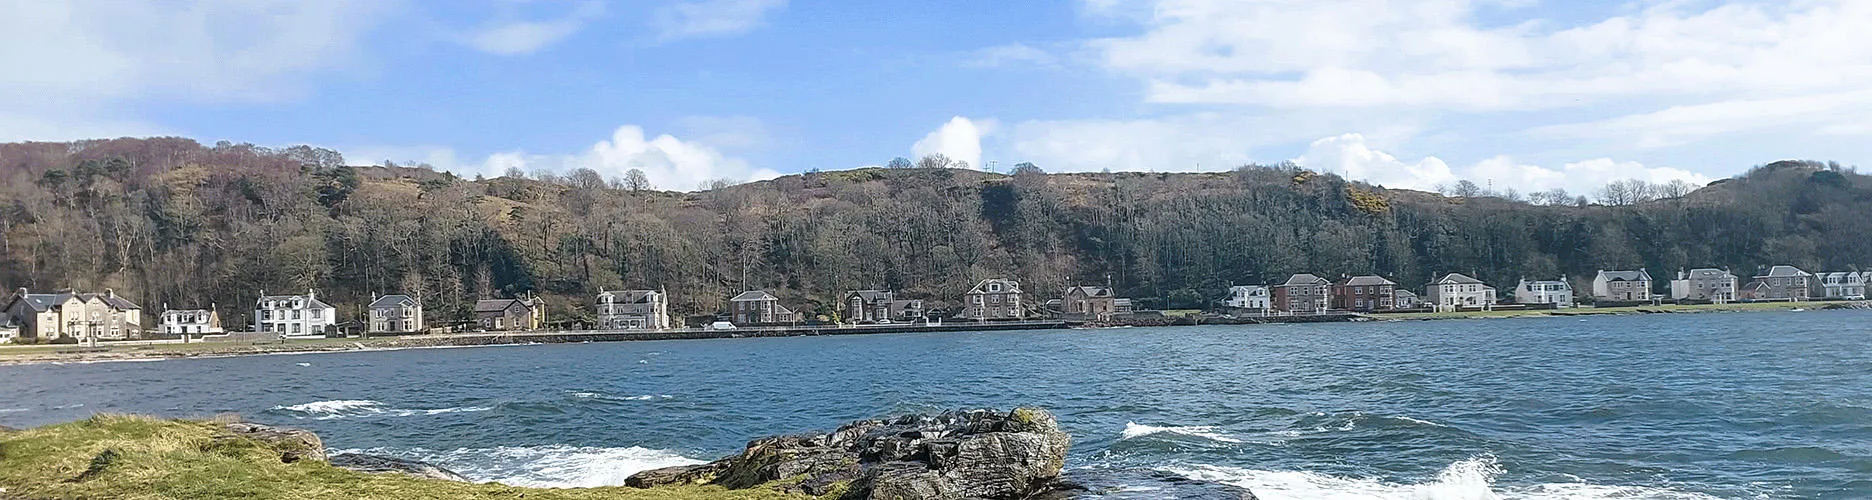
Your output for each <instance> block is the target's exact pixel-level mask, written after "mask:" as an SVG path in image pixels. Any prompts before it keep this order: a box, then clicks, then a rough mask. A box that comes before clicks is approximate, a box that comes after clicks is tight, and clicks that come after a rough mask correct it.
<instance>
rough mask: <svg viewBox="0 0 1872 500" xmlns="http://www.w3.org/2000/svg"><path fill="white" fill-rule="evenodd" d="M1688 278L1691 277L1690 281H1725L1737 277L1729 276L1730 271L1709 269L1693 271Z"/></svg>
mask: <svg viewBox="0 0 1872 500" xmlns="http://www.w3.org/2000/svg"><path fill="white" fill-rule="evenodd" d="M1688 276H1689V279H1693V280H1708V279H1724V278H1733V277H1735V275H1733V274H1729V271H1724V270H1721V269H1711V268H1707V267H1706V268H1702V269H1691V270H1690V274H1689V275H1688Z"/></svg>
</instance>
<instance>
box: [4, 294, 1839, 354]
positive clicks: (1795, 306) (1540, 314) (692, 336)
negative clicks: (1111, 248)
mask: <svg viewBox="0 0 1872 500" xmlns="http://www.w3.org/2000/svg"><path fill="white" fill-rule="evenodd" d="M1837 309H1850V310H1872V302H1866V301H1827V302H1771V303H1737V304H1722V305H1709V304H1704V305H1675V304H1669V305H1661V306H1629V307H1612V308H1604V309H1598V308H1573V309H1544V310H1502V311H1466V312H1445V313H1383V314H1369V315H1365V316H1364V318H1368V319H1365V320H1364V321H1383V322H1396V321H1445V320H1462V319H1509V318H1553V317H1581V318H1584V317H1588V316H1632V315H1644V314H1712V313H1751V312H1787V311H1794V310H1837ZM1253 325H1254V324H1252V323H1249V324H1221V323H1200V324H1198V325H1185V324H1175V325H1163V326H1165V327H1181V326H1253ZM1067 326H1068V325H1067V324H1066V323H1063V322H1053V321H1047V322H1022V323H1002V324H994V323H990V324H944V325H940V326H933V327H917V326H908V325H905V326H899V327H892V328H876V327H817V328H772V329H746V330H722V331H691V330H684V331H661V332H656V331H610V332H607V331H564V332H524V333H504V334H503V333H467V334H449V335H420V336H401V337H377V338H334V339H312V340H286V341H280V342H276V343H262V344H251V343H240V344H234V343H215V342H192V343H187V344H134V345H115V346H113V345H110V344H108V343H105V344H101V345H99V346H98V347H97V349H102V351H94V350H92V348H90V347H88V346H79V345H20V346H13V345H9V346H0V366H19V365H44V364H54V365H56V364H68V363H69V364H89V363H113V362H148V361H163V360H169V359H206V358H230V357H239V356H269V355H283V354H321V353H344V352H371V351H400V350H411V349H442V348H458V347H497V346H523V345H538V344H573V343H590V342H637V341H652V340H710V339H727V338H758V337H806V336H828V335H875V334H885V333H962V332H976V331H1020V330H1052V329H1061V328H1066V327H1067ZM79 351H82V352H79Z"/></svg>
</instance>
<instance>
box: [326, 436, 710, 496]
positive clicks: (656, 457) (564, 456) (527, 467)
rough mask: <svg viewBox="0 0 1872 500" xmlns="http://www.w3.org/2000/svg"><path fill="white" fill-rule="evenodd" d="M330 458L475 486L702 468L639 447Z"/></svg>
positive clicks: (610, 479) (556, 484) (551, 484)
mask: <svg viewBox="0 0 1872 500" xmlns="http://www.w3.org/2000/svg"><path fill="white" fill-rule="evenodd" d="M333 453H334V454H335V453H366V454H372V455H388V456H392V457H398V458H406V459H411V460H421V461H424V462H429V463H432V464H436V465H439V466H442V467H445V468H448V469H450V470H453V471H455V472H457V473H460V474H461V475H463V476H467V477H468V478H469V479H473V480H475V481H480V482H489V481H492V482H497V483H501V484H506V485H510V486H525V487H530V488H593V487H598V486H619V485H623V484H624V479H625V478H628V477H630V475H631V474H636V473H638V472H642V471H646V470H650V469H658V468H663V467H674V466H678V465H695V464H700V463H703V461H701V460H696V459H692V458H688V457H684V456H682V455H680V454H677V453H675V452H671V451H665V450H655V449H650V448H643V447H638V446H632V447H628V448H600V447H590V446H565V445H552V446H502V447H498V448H457V449H454V450H448V451H438V450H426V449H421V448H416V449H408V450H398V449H390V448H372V449H366V450H336V451H333Z"/></svg>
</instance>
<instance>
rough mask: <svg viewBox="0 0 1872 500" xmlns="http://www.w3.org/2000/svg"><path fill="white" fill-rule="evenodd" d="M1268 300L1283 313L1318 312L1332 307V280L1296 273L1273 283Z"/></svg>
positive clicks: (1275, 308) (1276, 309)
mask: <svg viewBox="0 0 1872 500" xmlns="http://www.w3.org/2000/svg"><path fill="white" fill-rule="evenodd" d="M1269 292H1270V295H1272V297H1271V298H1270V300H1269V302H1271V303H1272V304H1273V306H1274V310H1275V311H1280V312H1281V313H1285V314H1320V313H1324V312H1326V311H1327V310H1329V309H1332V282H1331V281H1326V278H1321V277H1319V276H1314V275H1311V274H1304V273H1303V274H1296V275H1293V276H1292V277H1289V278H1287V282H1286V283H1281V284H1279V285H1274V286H1273V287H1272V290H1270V291H1269Z"/></svg>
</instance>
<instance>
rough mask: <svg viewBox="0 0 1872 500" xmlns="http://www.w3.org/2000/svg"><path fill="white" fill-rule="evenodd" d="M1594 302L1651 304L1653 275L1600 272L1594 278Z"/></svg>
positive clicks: (1643, 271)
mask: <svg viewBox="0 0 1872 500" xmlns="http://www.w3.org/2000/svg"><path fill="white" fill-rule="evenodd" d="M1592 293H1593V301H1594V302H1650V301H1651V273H1648V272H1645V270H1644V269H1643V268H1640V269H1638V270H1637V271H1604V270H1602V271H1599V274H1598V275H1595V276H1593V283H1592Z"/></svg>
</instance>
